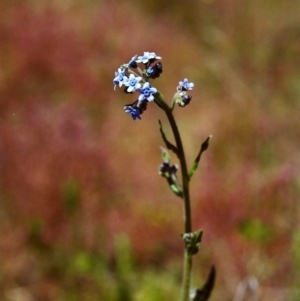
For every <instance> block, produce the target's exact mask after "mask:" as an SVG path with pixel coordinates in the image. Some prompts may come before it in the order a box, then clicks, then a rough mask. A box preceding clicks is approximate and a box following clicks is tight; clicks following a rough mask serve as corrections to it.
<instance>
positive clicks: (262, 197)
mask: <svg viewBox="0 0 300 301" xmlns="http://www.w3.org/2000/svg"><path fill="white" fill-rule="evenodd" d="M257 3H258V1H254V2H253V3H252V2H251V4H247V5H245V6H244V3H243V4H241V3H239V2H238V1H234V0H229V1H225V2H224V1H223V2H222V1H217V0H216V1H198V2H197V1H193V2H192V1H191V4H190V6H187V8H186V10H184V9H185V7H186V5H185V4H183V3H182V4H181V3H179V2H178V3H176V5H175V4H174V7H173V6H170V4H169V2H165V1H153V3H151V7H149V8H146V10H145V11H144V10H143V9H141V8H139V6H138V5H134V4H136V1H132V2H130V1H129V2H126V3H125V2H124V3H123V4H119V2H117V1H102V2H101V3H99V4H92V3H89V4H87V5H86V6H84V7H82V6H80V5H79V4H78V3H77V2H76V1H74V3H73V2H72V1H71V4H70V5H69V6H64V5H63V4H61V6H59V5H58V4H57V5H55V4H47V3H46V2H45V3H44V2H43V3H42V4H36V3H35V4H34V3H31V4H29V2H28V3H25V2H24V3H23V4H20V3H18V2H11V3H10V4H1V7H0V8H1V9H0V40H1V44H0V91H1V95H2V96H1V99H0V175H1V177H0V200H1V208H2V210H1V211H2V212H1V223H0V225H1V228H0V255H1V256H0V258H1V259H0V264H1V265H2V266H3V267H4V268H3V271H2V274H3V275H4V277H2V278H1V281H2V282H3V283H0V289H2V288H3V290H5V289H6V288H11V287H14V286H15V285H16V286H18V285H25V286H27V285H31V284H32V283H34V282H38V283H39V288H35V289H34V295H35V296H39V300H53V299H55V298H56V297H57V296H58V295H59V292H58V291H59V287H60V285H61V284H60V283H59V280H53V279H52V278H51V277H49V275H48V274H47V272H49V271H48V270H50V269H49V268H48V270H47V269H46V268H45V267H44V263H45V262H44V261H45V259H44V261H43V259H41V258H40V257H39V256H38V255H36V253H35V252H36V249H42V250H48V251H49V250H50V253H51V252H54V251H55V250H56V249H57V248H58V249H63V250H65V252H66V253H68V252H70V253H72V251H74V250H76V248H77V249H78V248H79V249H80V248H83V249H84V250H86V251H87V252H91V253H93V252H96V253H97V252H99V253H101V252H103V253H106V254H108V255H107V257H108V258H110V257H113V256H114V243H113V242H114V235H115V234H116V233H119V232H125V233H126V234H128V236H129V238H130V241H131V243H132V248H133V254H134V255H135V259H136V261H137V262H140V263H144V264H149V263H151V262H152V261H153V260H154V261H156V262H157V261H160V260H161V258H163V259H164V260H165V261H166V262H168V261H169V260H170V259H173V257H177V256H178V257H179V256H180V254H181V251H182V242H181V240H180V236H179V233H180V232H181V231H182V220H181V217H182V213H181V206H182V205H181V203H180V201H179V200H178V199H177V198H176V197H173V196H172V195H171V193H170V192H169V190H168V188H167V187H166V185H165V182H164V181H162V179H160V178H159V177H158V175H157V166H158V165H159V163H160V153H159V145H161V144H162V142H161V141H160V140H159V139H160V137H159V132H158V126H157V124H156V119H157V118H161V119H162V120H163V123H164V126H165V127H166V132H167V133H169V132H168V129H167V126H166V125H165V122H164V119H163V118H164V117H163V115H162V114H161V113H157V110H156V108H154V107H150V108H149V109H148V110H147V112H146V113H145V114H144V115H143V120H142V121H141V122H139V121H138V122H132V121H131V120H130V118H129V117H128V116H125V114H123V111H122V107H123V105H124V104H125V103H129V102H131V101H133V100H134V99H131V98H130V97H131V96H130V95H129V96H128V95H127V96H124V97H127V98H126V99H124V97H121V96H120V95H121V94H120V91H116V92H114V91H113V85H112V78H113V75H114V73H113V72H114V71H115V70H116V69H117V68H118V66H119V65H120V64H122V63H123V62H127V61H128V59H130V58H131V57H132V56H133V55H134V54H136V53H142V52H143V51H147V50H151V51H152V50H153V51H155V52H156V53H157V54H158V55H162V56H163V58H164V60H163V63H164V75H163V76H162V78H161V79H160V81H158V83H157V85H158V86H157V87H158V88H159V89H161V90H162V93H163V94H165V96H166V97H167V98H170V97H171V96H172V93H173V89H174V87H176V83H177V81H178V80H181V79H182V78H184V77H189V79H190V80H191V81H194V82H195V84H196V85H195V86H196V88H195V91H194V94H193V101H192V102H191V105H190V106H189V107H187V108H186V109H185V110H178V111H176V112H175V114H176V116H177V118H178V120H179V126H180V129H181V132H182V136H183V140H184V143H185V145H186V152H187V156H188V161H189V163H191V162H192V154H196V153H197V150H198V149H197V148H198V147H199V146H200V143H201V141H198V140H204V139H205V138H206V137H207V136H208V135H210V134H213V135H214V138H213V139H212V142H211V145H210V148H209V149H208V151H207V152H206V153H205V154H204V155H203V158H202V159H201V162H200V166H199V169H200V171H199V174H200V175H199V174H196V175H195V176H194V178H193V180H192V183H191V185H192V202H193V204H192V206H193V220H194V227H195V228H203V229H204V236H203V246H202V249H201V251H203V253H204V254H202V255H203V256H204V259H203V260H200V261H201V264H204V265H207V264H208V262H209V263H210V262H215V263H216V265H217V270H218V275H219V276H218V277H219V278H218V279H220V280H219V281H220V283H222V285H223V286H222V287H223V291H228V292H229V295H230V294H231V295H232V293H233V292H234V290H235V287H236V285H237V283H238V281H239V280H240V279H242V278H243V277H244V276H247V275H249V274H255V275H256V276H257V277H258V278H259V281H260V282H261V283H262V284H264V285H275V286H285V285H288V284H289V283H290V282H291V283H292V281H293V279H292V277H291V276H290V275H292V274H297V273H296V271H295V269H294V266H293V257H292V255H291V245H292V243H293V241H292V240H293V234H294V232H293V231H294V229H296V228H297V227H299V205H298V204H297V198H298V196H299V172H298V170H299V160H298V150H299V141H298V136H299V133H300V126H299V122H298V114H297V112H298V110H297V109H298V107H299V104H298V103H299V96H300V92H299V91H300V90H299V88H298V86H299V85H298V82H299V73H298V70H299V68H300V61H299V58H298V57H297V53H298V50H299V39H298V37H299V33H300V30H299V28H300V25H299V20H298V19H297V18H298V16H297V18H296V16H295V15H294V14H292V16H293V18H292V17H291V20H294V19H295V20H294V21H293V22H292V21H291V22H288V21H289V20H287V17H286V16H287V14H288V12H292V11H293V10H294V8H295V7H294V6H296V7H297V5H296V4H295V3H293V1H292V2H291V3H290V5H289V6H287V7H286V8H284V9H283V7H282V5H281V4H279V3H277V5H276V6H274V8H273V10H271V11H270V10H269V8H268V7H267V5H263V6H262V7H261V10H256V6H255V4H257ZM66 5H67V4H66ZM142 6H143V5H142ZM147 6H148V3H147ZM162 7H164V8H163V9H162ZM176 7H177V8H178V9H177V10H176V9H175V8H176ZM179 8H180V9H179ZM198 13H199V14H200V16H201V18H200V17H199V18H198V19H195V18H192V17H191V16H196V15H197V14H198ZM288 15H289V16H290V15H291V14H288ZM187 16H190V17H189V18H187ZM277 24H278V26H277ZM175 36H176V38H174V37H175ZM162 37H163V38H162ZM150 48H151V49H150ZM285 50H286V51H285ZM113 93H114V94H113ZM159 114H161V115H159ZM200 137H201V138H200ZM172 159H174V160H175V156H174V157H173V158H172ZM174 163H175V162H174ZM245 225H246V226H245ZM249 225H250V226H249ZM243 227H244V228H243ZM247 227H248V228H247ZM251 227H252V228H253V227H258V228H257V229H256V228H255V229H254V232H259V233H253V231H252V232H251ZM249 228H250V230H249ZM247 231H248V232H247ZM249 231H250V232H249ZM260 232H261V233H260ZM255 235H258V236H255ZM259 235H261V236H259ZM51 254H52V253H51ZM52 255H53V254H52ZM49 256H50V255H49ZM50 257H51V256H50ZM199 257H201V252H200V255H199ZM47 258H49V257H47ZM46 260H47V259H46ZM159 264H160V265H163V264H164V262H159ZM44 269H46V272H45V270H44ZM28 270H31V271H32V273H31V276H30V277H29V276H28ZM49 273H50V272H49ZM2 274H1V275H2ZM50 274H51V273H50ZM4 278H5V279H4ZM3 279H4V280H3ZM47 292H48V293H47ZM47 294H48V295H47ZM0 297H1V294H0Z"/></svg>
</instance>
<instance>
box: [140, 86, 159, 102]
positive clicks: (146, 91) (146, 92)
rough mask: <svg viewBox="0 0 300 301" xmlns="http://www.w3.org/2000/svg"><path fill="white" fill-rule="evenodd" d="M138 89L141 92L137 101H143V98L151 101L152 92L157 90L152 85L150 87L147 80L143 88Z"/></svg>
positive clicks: (152, 98)
mask: <svg viewBox="0 0 300 301" xmlns="http://www.w3.org/2000/svg"><path fill="white" fill-rule="evenodd" d="M138 91H139V92H140V93H141V95H140V96H139V101H144V100H145V99H146V100H148V101H153V100H154V97H153V95H152V94H155V93H156V92H157V89H156V88H154V87H151V86H150V84H149V82H147V83H145V84H144V86H143V88H140V89H138Z"/></svg>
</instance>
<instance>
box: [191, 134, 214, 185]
mask: <svg viewBox="0 0 300 301" xmlns="http://www.w3.org/2000/svg"><path fill="white" fill-rule="evenodd" d="M211 138H212V135H210V136H208V137H207V138H206V140H205V141H204V142H203V143H202V144H201V148H200V151H199V153H198V155H197V157H196V159H195V161H194V163H193V165H192V168H191V170H190V171H189V178H190V179H191V177H192V176H193V174H194V172H195V171H196V169H197V167H198V164H199V161H200V158H201V155H202V153H203V152H205V151H206V150H207V149H208V146H209V141H210V139H211Z"/></svg>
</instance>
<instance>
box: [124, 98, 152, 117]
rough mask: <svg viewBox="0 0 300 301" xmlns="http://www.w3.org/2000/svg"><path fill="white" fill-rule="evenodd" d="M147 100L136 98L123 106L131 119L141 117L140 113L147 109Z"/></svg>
mask: <svg viewBox="0 0 300 301" xmlns="http://www.w3.org/2000/svg"><path fill="white" fill-rule="evenodd" d="M147 104H148V101H142V102H140V101H139V100H138V99H137V100H136V101H135V102H133V103H132V104H128V105H125V106H124V111H125V113H129V114H130V115H131V117H132V119H133V120H136V118H138V119H141V117H140V115H142V114H143V112H144V111H146V109H147Z"/></svg>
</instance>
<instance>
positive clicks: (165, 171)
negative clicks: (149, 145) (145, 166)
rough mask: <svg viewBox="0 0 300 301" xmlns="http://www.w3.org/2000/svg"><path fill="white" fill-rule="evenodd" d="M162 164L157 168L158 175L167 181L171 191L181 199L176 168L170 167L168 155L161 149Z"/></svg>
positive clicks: (174, 166) (175, 166)
mask: <svg viewBox="0 0 300 301" xmlns="http://www.w3.org/2000/svg"><path fill="white" fill-rule="evenodd" d="M161 149H162V157H163V163H162V164H161V165H160V166H159V169H158V173H159V174H160V175H161V176H162V177H163V178H165V179H166V180H167V182H168V184H169V186H170V188H171V190H172V191H173V192H174V193H175V194H176V195H178V196H180V197H182V189H181V187H180V185H179V183H178V180H177V175H176V172H177V170H178V166H177V165H176V164H175V165H170V160H171V159H170V155H169V153H168V151H167V150H166V149H165V148H163V147H161Z"/></svg>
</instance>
